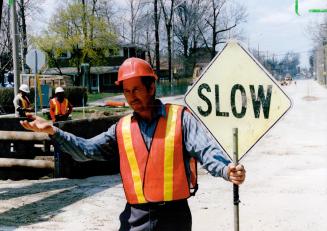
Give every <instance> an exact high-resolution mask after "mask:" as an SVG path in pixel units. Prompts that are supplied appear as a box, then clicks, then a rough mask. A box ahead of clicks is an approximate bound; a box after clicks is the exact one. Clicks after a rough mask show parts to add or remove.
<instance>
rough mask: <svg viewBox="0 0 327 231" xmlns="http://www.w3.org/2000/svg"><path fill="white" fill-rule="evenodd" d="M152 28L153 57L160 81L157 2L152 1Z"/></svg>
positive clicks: (156, 0)
mask: <svg viewBox="0 0 327 231" xmlns="http://www.w3.org/2000/svg"><path fill="white" fill-rule="evenodd" d="M154 27H155V40H156V45H155V57H156V73H157V76H158V80H160V77H159V73H160V41H159V17H158V0H154Z"/></svg>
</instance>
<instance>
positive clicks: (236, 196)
mask: <svg viewBox="0 0 327 231" xmlns="http://www.w3.org/2000/svg"><path fill="white" fill-rule="evenodd" d="M233 162H234V164H235V166H236V165H237V164H238V128H233ZM233 194H234V231H239V230H240V224H239V208H238V204H239V203H240V199H239V194H238V185H236V184H233Z"/></svg>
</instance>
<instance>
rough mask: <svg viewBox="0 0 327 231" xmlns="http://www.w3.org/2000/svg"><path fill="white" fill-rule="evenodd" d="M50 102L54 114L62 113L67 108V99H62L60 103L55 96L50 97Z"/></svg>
mask: <svg viewBox="0 0 327 231" xmlns="http://www.w3.org/2000/svg"><path fill="white" fill-rule="evenodd" d="M51 102H52V104H53V105H54V106H55V115H64V114H65V113H66V112H67V109H68V99H66V98H65V99H64V101H63V102H62V103H60V102H59V101H58V100H57V98H53V99H51Z"/></svg>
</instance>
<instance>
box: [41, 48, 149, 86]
mask: <svg viewBox="0 0 327 231" xmlns="http://www.w3.org/2000/svg"><path fill="white" fill-rule="evenodd" d="M130 57H138V58H141V59H145V50H144V49H143V48H141V47H139V46H137V45H135V44H121V45H120V47H119V49H118V52H117V53H116V54H115V55H108V57H106V60H105V63H106V65H103V66H91V68H90V70H89V73H85V74H84V68H83V64H82V65H81V68H80V70H78V69H77V67H70V66H68V63H69V62H68V60H69V59H71V58H72V54H71V53H69V52H67V53H65V54H63V55H62V56H61V57H60V60H61V61H62V62H61V65H62V67H60V71H61V73H62V74H63V75H66V76H70V77H71V78H72V83H73V85H75V86H86V85H87V81H86V80H85V78H88V76H89V77H90V84H91V87H90V88H91V90H92V91H96V92H116V91H117V90H118V89H117V87H116V85H115V81H116V80H117V78H118V69H119V67H120V65H121V64H122V63H123V62H124V60H126V59H127V58H130ZM65 64H66V65H65ZM87 65H88V64H87ZM87 65H85V64H84V67H85V66H87ZM86 70H88V68H87V69H86ZM60 71H59V69H58V68H55V67H51V68H47V69H45V70H44V71H43V73H42V74H44V75H58V74H60ZM85 76H86V77H85ZM83 82H84V85H83Z"/></svg>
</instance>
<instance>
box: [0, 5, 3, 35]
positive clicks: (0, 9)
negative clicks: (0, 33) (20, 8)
mask: <svg viewBox="0 0 327 231" xmlns="http://www.w3.org/2000/svg"><path fill="white" fill-rule="evenodd" d="M2 5H3V1H2V0H0V30H1V19H2Z"/></svg>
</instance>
